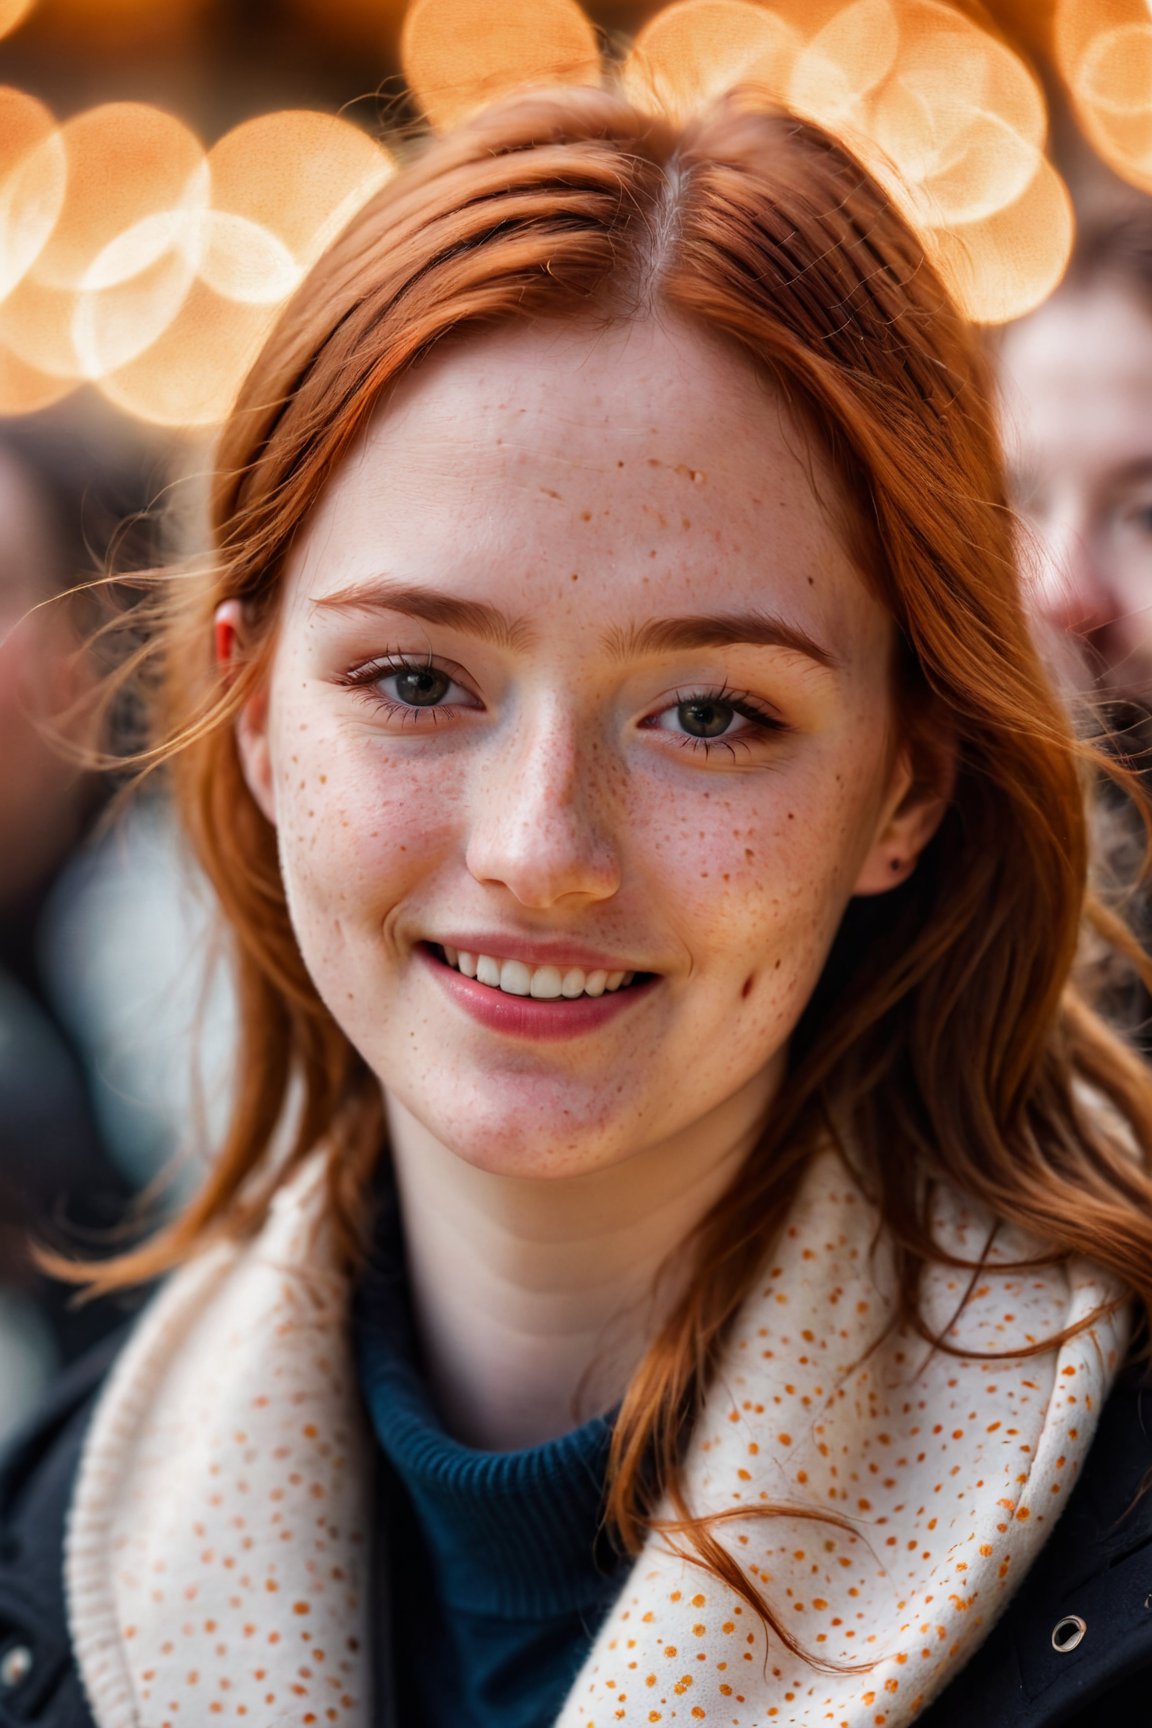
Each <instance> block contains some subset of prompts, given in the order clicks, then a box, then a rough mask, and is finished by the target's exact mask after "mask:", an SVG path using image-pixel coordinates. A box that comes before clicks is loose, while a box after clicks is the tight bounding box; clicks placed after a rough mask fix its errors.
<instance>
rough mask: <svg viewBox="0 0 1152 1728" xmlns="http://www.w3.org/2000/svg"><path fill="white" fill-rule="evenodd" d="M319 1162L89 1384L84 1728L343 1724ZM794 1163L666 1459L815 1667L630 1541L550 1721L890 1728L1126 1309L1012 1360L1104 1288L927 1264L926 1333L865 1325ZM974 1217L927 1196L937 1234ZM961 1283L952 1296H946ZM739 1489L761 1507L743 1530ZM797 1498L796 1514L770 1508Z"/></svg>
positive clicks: (971, 1599) (348, 1449) (360, 1514)
mask: <svg viewBox="0 0 1152 1728" xmlns="http://www.w3.org/2000/svg"><path fill="white" fill-rule="evenodd" d="M322 1175H323V1172H322V1166H321V1163H320V1160H319V1158H317V1159H315V1160H313V1161H311V1162H310V1163H309V1164H308V1165H307V1166H305V1168H304V1170H303V1171H302V1172H301V1173H300V1174H299V1175H298V1176H296V1177H295V1178H293V1180H292V1182H291V1183H290V1184H288V1185H287V1187H286V1188H285V1190H284V1191H283V1192H282V1194H281V1195H280V1196H279V1198H278V1200H277V1203H276V1205H275V1207H274V1209H273V1212H272V1215H271V1217H270V1219H269V1221H268V1224H267V1226H266V1227H265V1229H264V1231H263V1232H262V1233H261V1235H260V1237H259V1238H258V1240H257V1241H256V1242H255V1243H253V1244H250V1245H248V1246H246V1247H243V1248H240V1247H236V1246H221V1247H218V1248H216V1249H214V1250H213V1251H211V1252H210V1253H207V1254H205V1255H203V1256H202V1257H201V1258H200V1259H199V1260H197V1261H196V1262H194V1263H193V1264H192V1265H190V1266H189V1267H187V1268H185V1269H184V1270H183V1271H182V1272H180V1273H178V1274H177V1275H176V1276H175V1277H174V1278H173V1279H172V1280H171V1281H170V1283H169V1284H168V1286H167V1287H166V1289H165V1290H164V1291H163V1292H162V1294H161V1295H160V1297H159V1298H158V1299H157V1300H156V1301H155V1302H154V1303H153V1304H152V1306H151V1308H150V1309H149V1310H148V1311H147V1313H146V1314H145V1316H144V1317H143V1319H142V1321H141V1323H140V1325H139V1326H138V1327H137V1330H136V1332H135V1334H134V1336H133V1338H132V1340H131V1342H130V1343H129V1345H128V1347H127V1348H126V1350H125V1351H124V1352H123V1353H122V1355H121V1358H120V1360H119V1362H118V1363H117V1366H116V1369H115V1371H114V1373H113V1375H112V1377H111V1378H110V1381H109V1383H108V1386H107V1388H106V1389H105V1392H104V1394H103V1396H102V1398H101V1400H100V1403H99V1406H98V1409H97V1412H96V1416H95V1418H94V1421H93V1424H92V1428H91V1432H90V1436H89V1440H88V1443H87V1445H86V1448H85V1454H84V1459H83V1462H82V1467H81V1472H80V1476H79V1480H78V1484H77V1491H76V1497H75V1501H74V1505H73V1511H72V1517H71V1521H70V1529H69V1540H68V1553H67V1581H68V1595H69V1614H70V1620H71V1625H72V1634H73V1641H74V1645H75V1649H76V1654H77V1659H78V1662H79V1665H80V1669H81V1673H82V1675H83V1678H84V1683H85V1687H86V1690H87V1693H88V1698H89V1702H90V1705H91V1708H92V1712H93V1715H94V1717H95V1719H96V1722H97V1723H98V1725H99V1728H189V1725H191V1724H195V1725H196V1728H205V1725H210V1724H213V1723H215V1722H216V1721H217V1720H220V1721H222V1722H227V1723H231V1724H239V1725H249V1724H251V1725H252V1728H255V1725H256V1724H259V1728H288V1725H291V1728H301V1725H308V1724H317V1725H318V1728H328V1725H329V1724H331V1725H332V1728H371V1725H372V1709H371V1699H370V1663H369V1659H368V1656H367V1651H368V1649H369V1647H370V1621H369V1614H370V1606H371V1605H370V1603H369V1601H368V1589H367V1578H368V1576H369V1566H370V1556H369V1555H368V1553H367V1552H366V1547H367V1543H366V1535H367V1532H368V1531H369V1530H370V1529H371V1525H372V1508H371V1500H370V1487H371V1476H372V1470H371V1450H370V1440H369V1436H368V1432H367V1429H366V1426H365V1424H364V1420H363V1417H362V1414H361V1410H360V1404H359V1396H358V1391H357V1385H356V1376H355V1368H354V1364H353V1362H352V1360H351V1355H350V1350H349V1344H348V1324H347V1309H348V1290H347V1288H346V1285H345V1284H344V1283H343V1282H342V1281H341V1280H340V1279H339V1278H338V1277H337V1276H336V1275H335V1273H334V1272H333V1270H332V1266H333V1261H332V1257H331V1251H330V1247H329V1245H328V1236H327V1232H326V1230H325V1229H324V1223H323V1195H324V1188H323V1181H322ZM876 1222H877V1221H876V1215H875V1213H874V1212H873V1211H872V1209H871V1208H870V1207H869V1205H868V1204H867V1202H866V1201H865V1200H864V1198H863V1197H862V1196H861V1194H860V1192H859V1190H858V1189H857V1188H856V1187H855V1186H854V1185H853V1183H852V1181H851V1179H850V1178H849V1176H848V1174H847V1173H846V1171H845V1168H844V1165H843V1164H842V1162H841V1161H840V1160H839V1159H838V1158H837V1157H835V1156H834V1155H833V1154H832V1153H827V1154H823V1155H821V1156H819V1157H818V1158H816V1159H815V1160H814V1161H813V1163H812V1165H811V1167H810V1169H809V1172H808V1174H807V1176H806V1178H805V1182H804V1186H803V1189H802V1191H801V1194H800V1196H799V1199H798V1202H797V1205H796V1207H795V1209H794V1212H793V1214H792V1218H791V1221H790V1223H789V1226H788V1228H787V1230H786V1232H785V1234H784V1237H783V1240H782V1242H781V1244H780V1246H779V1248H778V1250H777V1251H776V1253H775V1254H774V1256H773V1258H772V1260H771V1262H770V1264H768V1265H767V1266H766V1268H765V1273H764V1277H763V1280H762V1282H761V1284H760V1285H759V1287H758V1288H757V1290H756V1291H755V1293H754V1295H753V1297H752V1298H751V1299H750V1301H749V1302H748V1304H747V1305H746V1308H745V1310H744V1311H743V1313H742V1314H741V1316H740V1318H739V1321H738V1323H737V1325H736V1327H735V1329H734V1333H733V1336H732V1338H731V1339H730V1341H729V1344H728V1346H727V1348H726V1354H725V1359H724V1361H723V1363H722V1366H721V1371H720V1372H719V1374H718V1375H717V1378H716V1382H715V1384H714V1386H713V1389H712V1392H711V1394H710V1397H709V1401H708V1405H707V1408H706V1409H705V1411H704V1414H703V1416H702V1418H701V1421H700V1423H699V1424H698V1427H697V1432H696V1433H695V1435H694V1437H693V1441H692V1445H691V1448H690V1452H689V1456H688V1461H687V1487H688V1494H689V1500H690V1503H691V1504H692V1506H693V1508H694V1509H695V1510H696V1511H698V1512H710V1511H721V1510H728V1509H732V1508H735V1509H737V1510H739V1509H741V1508H747V1509H748V1511H749V1514H750V1515H749V1516H748V1517H737V1518H735V1519H733V1520H732V1521H731V1522H727V1523H724V1524H722V1525H720V1526H718V1527H717V1529H718V1533H720V1534H721V1535H722V1539H723V1540H724V1541H725V1542H726V1544H727V1545H728V1546H729V1547H730V1548H731V1550H732V1552H733V1553H734V1554H735V1555H736V1556H737V1558H738V1559H739V1561H740V1563H741V1565H742V1566H743V1567H744V1568H745V1569H746V1570H747V1571H748V1572H749V1573H750V1575H751V1576H752V1578H753V1580H754V1581H755V1582H756V1583H757V1584H758V1585H759V1586H760V1588H761V1589H762V1590H763V1592H764V1593H765V1595H766V1596H767V1597H768V1598H769V1599H770V1600H771V1602H772V1603H773V1604H774V1606H775V1608H776V1610H777V1612H778V1613H779V1614H780V1615H782V1616H783V1618H784V1620H785V1623H786V1624H787V1625H788V1626H789V1628H790V1629H791V1631H792V1632H793V1633H794V1634H795V1636H796V1638H797V1639H798V1640H799V1641H800V1642H801V1644H802V1646H803V1647H804V1648H806V1649H808V1650H810V1651H811V1652H812V1653H813V1654H814V1655H816V1656H818V1657H819V1658H821V1659H822V1660H823V1661H824V1662H827V1663H833V1664H839V1665H840V1669H841V1671H839V1672H833V1673H828V1672H827V1671H825V1670H822V1669H818V1668H815V1667H813V1666H811V1665H809V1664H806V1663H805V1662H804V1661H802V1660H800V1659H798V1658H795V1657H792V1656H790V1655H789V1654H788V1652H787V1651H786V1650H785V1649H784V1648H783V1647H782V1646H779V1645H778V1644H776V1643H775V1642H773V1643H772V1644H770V1645H768V1644H766V1642H765V1640H764V1637H763V1635H762V1634H761V1632H760V1631H759V1629H758V1626H757V1624H756V1622H755V1621H754V1618H753V1616H752V1615H751V1613H750V1611H749V1610H748V1608H747V1607H746V1606H745V1605H744V1604H743V1603H742V1602H740V1601H739V1600H738V1599H736V1598H734V1597H733V1596H732V1595H731V1594H730V1593H729V1592H728V1591H727V1590H725V1589H724V1588H723V1587H722V1586H721V1585H719V1584H718V1583H716V1582H715V1581H714V1580H713V1579H711V1578H709V1577H708V1576H706V1575H705V1574H704V1573H703V1572H701V1571H700V1570H699V1568H696V1567H693V1566H692V1565H690V1564H688V1563H686V1562H684V1561H682V1560H681V1559H678V1558H677V1557H676V1556H675V1555H673V1554H672V1553H670V1552H669V1551H668V1548H667V1545H666V1543H665V1542H664V1541H663V1539H661V1538H660V1537H658V1536H653V1537H652V1538H651V1539H650V1540H649V1542H648V1544H647V1546H646V1547H645V1549H644V1551H643V1552H642V1554H641V1555H640V1557H639V1559H638V1561H637V1563H636V1566H635V1567H634V1569H633V1571H632V1573H631V1574H630V1576H629V1578H628V1579H627V1581H626V1583H625V1586H624V1589H623V1592H622V1594H621V1597H620V1599H619V1601H618V1603H617V1605H616V1607H615V1608H614V1610H613V1612H612V1613H611V1615H610V1616H609V1618H608V1621H607V1622H606V1624H605V1626H604V1628H603V1630H602V1632H601V1634H600V1636H599V1637H598V1638H597V1640H596V1643H595V1646H594V1647H593V1649H592V1651H591V1653H590V1655H589V1658H588V1660H587V1662H586V1664H585V1666H584V1669H583V1672H582V1673H581V1675H580V1677H579V1679H578V1681H577V1684H576V1686H575V1688H574V1690H573V1692H572V1694H571V1696H570V1697H569V1699H568V1702H567V1704H566V1705H565V1707H564V1710H563V1712H562V1714H561V1718H560V1722H559V1724H558V1725H557V1728H611V1725H613V1724H615V1723H624V1724H625V1725H626V1728H639V1725H640V1724H653V1723H665V1724H677V1725H679V1728H695V1724H697V1723H711V1724H723V1725H729V1724H731V1725H732V1728H753V1724H755V1725H756V1728H768V1725H771V1724H773V1723H779V1724H781V1725H783V1724H793V1725H795V1724H802V1725H804V1728H817V1725H819V1728H825V1725H830V1728H901V1725H902V1724H906V1723H910V1722H912V1721H913V1720H914V1719H915V1717H916V1716H917V1715H918V1714H919V1712H920V1711H921V1710H922V1709H923V1707H924V1705H925V1704H926V1703H927V1702H928V1700H929V1699H930V1698H931V1697H932V1696H934V1695H935V1693H936V1692H938V1691H939V1689H940V1688H941V1687H942V1686H943V1684H944V1683H945V1681H946V1680H947V1679H948V1678H949V1676H950V1675H951V1673H952V1672H953V1671H954V1670H955V1669H956V1668H957V1667H958V1666H959V1665H960V1664H961V1663H962V1662H963V1661H964V1660H965V1659H966V1657H967V1656H968V1655H969V1654H970V1653H971V1651H972V1650H973V1649H974V1648H975V1646H976V1645H977V1643H979V1641H980V1640H981V1639H982V1638H983V1637H984V1636H985V1635H986V1633H987V1631H988V1629H989V1627H990V1626H991V1624H992V1622H993V1621H994V1620H995V1618H996V1615H997V1614H998V1613H999V1612H1000V1610H1001V1608H1002V1607H1003V1605H1004V1603H1005V1602H1006V1601H1007V1599H1008V1597H1009V1596H1010V1594H1011V1592H1012V1590H1013V1589H1014V1588H1015V1586H1016V1585H1017V1584H1018V1583H1019V1581H1020V1579H1021V1577H1022V1576H1023V1574H1024V1572H1025V1570H1026V1569H1027V1567H1028V1566H1029V1565H1030V1563H1031V1562H1032V1560H1033V1559H1034V1558H1035V1556H1036V1555H1037V1553H1038V1552H1039V1550H1040V1548H1041V1546H1042V1544H1043V1543H1044V1541H1045V1539H1046V1537H1047V1535H1048V1533H1049V1531H1050V1529H1051V1527H1052V1523H1053V1521H1054V1519H1055V1518H1056V1517H1057V1516H1058V1515H1059V1512H1060V1509H1061V1507H1062V1506H1063V1504H1064V1502H1065V1500H1066V1499H1067V1496H1068V1492H1069V1489H1070V1488H1071V1485H1072V1482H1073V1481H1074V1479H1075V1475H1076V1472H1077V1469H1078V1467H1079V1464H1080V1461H1081V1460H1082V1458H1083V1456H1084V1454H1085V1452H1086V1451H1087V1448H1088V1445H1089V1443H1090V1440H1091V1438H1092V1434H1093V1432H1094V1429H1095V1424H1096V1420H1097V1416H1098V1413H1099V1409H1100V1406H1101V1404H1102V1401H1103V1399H1104V1398H1105V1396H1106V1395H1107V1391H1108V1387H1109V1385H1110V1383H1111V1379H1112V1376H1113V1374H1114V1372H1115V1368H1116V1365H1117V1362H1118V1359H1119V1356H1120V1354H1121V1352H1122V1349H1123V1344H1124V1339H1125V1335H1126V1324H1127V1322H1126V1316H1125V1315H1124V1314H1123V1313H1122V1312H1117V1313H1116V1314H1114V1315H1112V1316H1111V1317H1109V1318H1104V1319H1100V1320H1097V1321H1095V1322H1094V1324H1093V1325H1092V1326H1091V1327H1090V1328H1088V1329H1086V1330H1085V1331H1083V1332H1081V1333H1080V1334H1078V1335H1077V1336H1076V1337H1075V1338H1073V1339H1071V1340H1070V1341H1069V1342H1068V1343H1067V1344H1065V1345H1063V1346H1061V1347H1059V1348H1058V1349H1055V1350H1049V1351H1045V1352H1043V1353H1041V1354H1039V1355H1035V1356H1021V1355H1010V1356H1006V1357H1001V1359H999V1360H986V1359H980V1358H979V1357H978V1356H975V1355H973V1354H965V1353H964V1352H973V1351H987V1350H994V1351H1019V1350H1021V1349H1023V1348H1026V1347H1027V1346H1028V1345H1029V1344H1030V1343H1031V1342H1032V1341H1034V1340H1040V1339H1043V1338H1044V1337H1046V1336H1049V1335H1051V1334H1052V1333H1054V1332H1057V1331H1059V1330H1061V1329H1062V1328H1064V1327H1065V1326H1067V1325H1069V1324H1072V1323H1074V1322H1075V1321H1077V1320H1079V1319H1081V1318H1084V1317H1086V1316H1088V1315H1090V1314H1093V1313H1094V1312H1095V1310H1096V1309H1097V1308H1098V1307H1099V1305H1100V1304H1101V1303H1102V1302H1105V1301H1107V1300H1109V1299H1110V1298H1112V1297H1113V1296H1114V1294H1115V1293H1114V1292H1113V1291H1112V1290H1111V1289H1110V1288H1109V1287H1107V1286H1106V1284H1105V1283H1104V1282H1103V1280H1102V1278H1101V1277H1100V1275H1099V1274H1098V1273H1097V1272H1096V1270H1095V1269H1094V1268H1092V1267H1090V1266H1088V1265H1086V1264H1084V1263H1075V1262H1074V1263H1072V1264H1070V1265H1067V1266H1062V1267H1051V1266H1044V1267H1031V1268H1026V1269H1022V1268H1014V1267H1012V1266H1010V1265H1008V1264H1007V1262H1009V1261H1011V1260H1019V1259H1021V1258H1025V1257H1027V1255H1028V1253H1029V1252H1030V1251H1032V1249H1033V1245H1032V1244H1030V1243H1028V1242H1027V1241H1026V1240H1024V1239H1022V1238H1020V1237H1019V1236H1016V1235H1014V1234H1012V1233H1010V1232H1007V1231H1004V1232H1001V1233H1000V1235H999V1236H998V1237H997V1239H996V1242H995V1245H994V1251H993V1254H992V1256H991V1262H992V1263H990V1264H989V1265H988V1267H987V1268H986V1269H985V1271H983V1272H982V1273H981V1275H980V1277H979V1278H978V1279H977V1280H976V1281H975V1282H974V1283H973V1281H972V1279H971V1277H970V1275H969V1274H968V1273H966V1272H964V1271H963V1270H960V1269H955V1270H953V1269H950V1268H940V1269H938V1270H937V1271H935V1272H934V1273H933V1274H932V1275H931V1276H930V1277H929V1279H928V1281H927V1285H926V1288H925V1292H924V1299H925V1307H926V1310H927V1314H928V1317H929V1319H930V1321H931V1324H932V1325H933V1326H934V1327H935V1328H937V1330H938V1331H939V1332H940V1333H942V1334H944V1333H946V1335H947V1339H948V1342H949V1344H950V1345H951V1346H952V1348H953V1350H958V1351H960V1352H961V1354H959V1355H956V1354H951V1353H947V1354H946V1353H945V1352H944V1351H941V1350H932V1349H931V1348H930V1347H929V1346H927V1345H926V1344H925V1343H924V1342H923V1341H922V1340H921V1339H919V1338H918V1337H916V1336H914V1335H912V1334H911V1333H909V1332H908V1331H906V1330H902V1329H892V1330H888V1329H887V1328H888V1321H889V1319H890V1317H891V1314H892V1311H893V1276H892V1266H891V1256H890V1254H889V1253H888V1252H886V1250H885V1247H884V1244H883V1242H882V1241H881V1243H880V1245H879V1246H878V1247H876V1248H874V1247H873V1241H874V1237H875V1235H876ZM987 1233H988V1232H987V1221H986V1220H985V1219H982V1218H980V1217H978V1216H976V1215H974V1214H972V1213H970V1212H968V1211H966V1210H965V1208H964V1207H963V1205H961V1204H960V1203H959V1202H951V1203H949V1204H947V1205H945V1204H942V1205H941V1207H940V1211H939V1215H938V1218H937V1234H938V1238H939V1240H940V1241H941V1243H942V1245H943V1246H946V1247H948V1248H950V1249H952V1250H953V1251H955V1252H957V1253H958V1254H961V1255H964V1256H967V1257H976V1256H977V1255H978V1254H979V1253H980V1251H981V1249H982V1247H983V1246H984V1244H985V1241H986V1238H987ZM970 1286H971V1288H970ZM765 1507H768V1508H772V1509H773V1515H772V1516H770V1517H756V1516H754V1515H751V1514H753V1513H754V1511H755V1509H757V1508H765ZM801 1511H804V1512H809V1513H811V1512H815V1513H817V1514H820V1517H819V1518H818V1519H815V1520H814V1519H812V1518H811V1517H801V1516H799V1515H798V1514H799V1513H800V1512H801Z"/></svg>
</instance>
